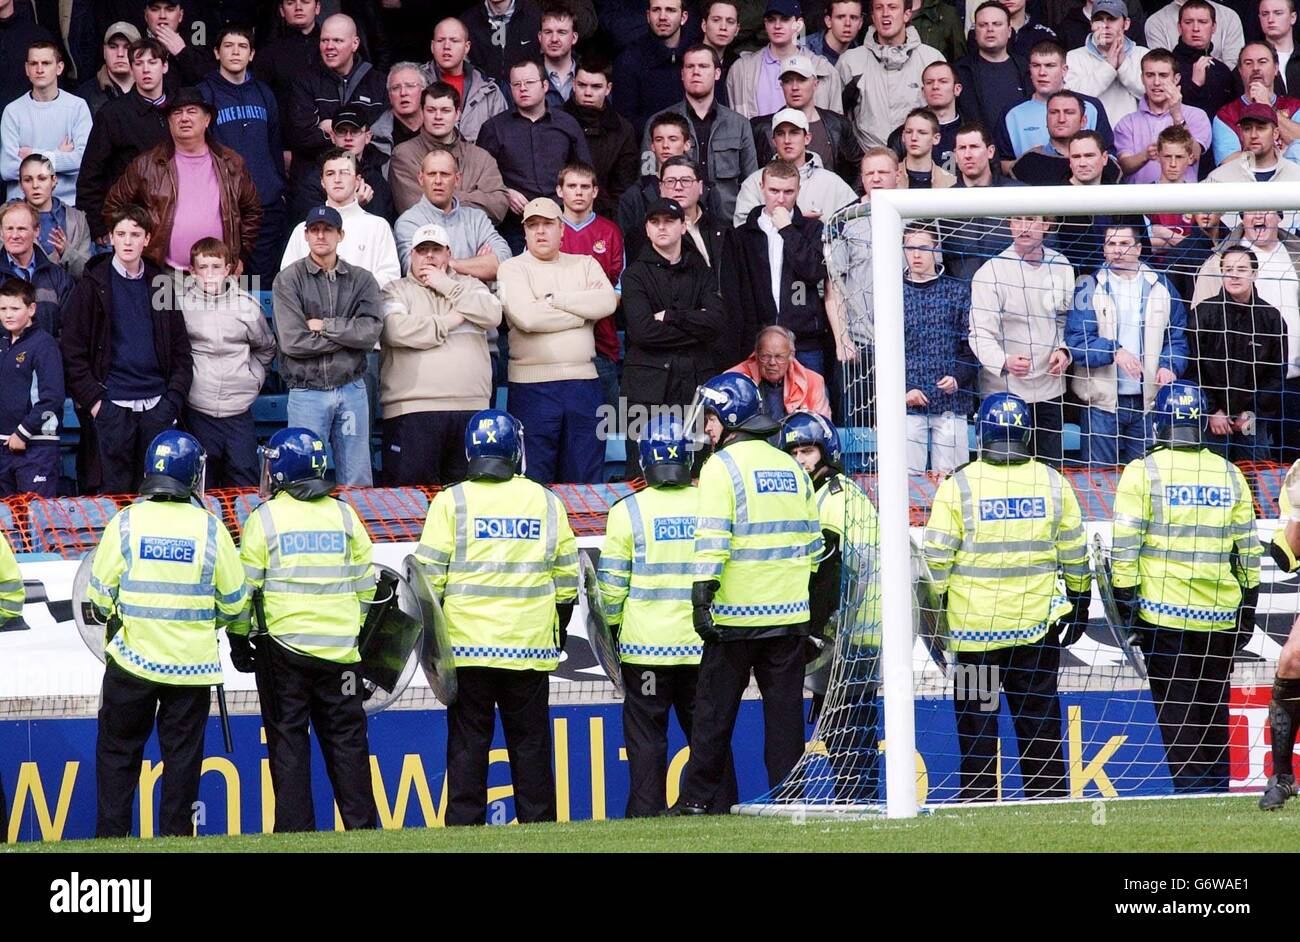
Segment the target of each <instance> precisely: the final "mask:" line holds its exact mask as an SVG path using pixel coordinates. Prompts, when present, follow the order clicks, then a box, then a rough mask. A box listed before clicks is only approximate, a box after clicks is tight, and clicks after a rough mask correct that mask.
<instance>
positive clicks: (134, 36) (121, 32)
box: [104, 20, 140, 45]
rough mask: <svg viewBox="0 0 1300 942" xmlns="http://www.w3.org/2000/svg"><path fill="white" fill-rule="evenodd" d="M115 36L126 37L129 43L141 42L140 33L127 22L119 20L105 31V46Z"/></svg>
mask: <svg viewBox="0 0 1300 942" xmlns="http://www.w3.org/2000/svg"><path fill="white" fill-rule="evenodd" d="M114 36H124V37H126V41H127V42H130V43H133V42H136V41H137V40H139V38H140V31H139V30H138V29H136V28H135V26H134V25H132V24H131V23H128V22H127V21H126V20H118V21H117V22H116V23H114V24H113V25H112V26H110V27H109V28H108V29H106V30H104V45H108V41H109V40H110V39H112V38H113V37H114Z"/></svg>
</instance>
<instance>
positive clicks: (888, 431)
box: [741, 183, 1300, 817]
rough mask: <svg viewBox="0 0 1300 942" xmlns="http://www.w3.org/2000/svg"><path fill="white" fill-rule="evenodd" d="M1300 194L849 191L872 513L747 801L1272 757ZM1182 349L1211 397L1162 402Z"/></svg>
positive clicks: (850, 451) (1151, 782) (859, 452)
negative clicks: (860, 200)
mask: <svg viewBox="0 0 1300 942" xmlns="http://www.w3.org/2000/svg"><path fill="white" fill-rule="evenodd" d="M1297 208H1300V187H1297V186H1295V185H1289V184H1271V183H1270V184H1267V185H1263V184H1195V185H1186V186H1176V187H1175V186H1122V187H1121V186H1105V187H1044V188H996V189H994V188H985V189H950V190H936V191H911V192H909V191H876V192H875V193H874V194H873V199H872V201H871V202H870V203H864V204H861V205H857V206H854V207H851V208H849V209H848V210H845V211H841V212H840V213H838V214H836V215H835V216H834V217H833V218H831V219H829V220H828V221H827V225H826V228H825V234H824V238H825V250H826V251H825V255H826V262H827V302H828V309H829V310H830V312H831V315H832V323H834V322H835V314H836V312H837V311H838V312H839V314H840V316H841V317H842V318H843V321H844V322H845V323H846V324H847V332H848V334H849V337H850V338H851V346H852V348H853V354H854V355H853V357H852V358H851V359H848V360H847V361H846V360H844V358H843V357H842V358H841V362H840V363H839V365H838V368H837V370H836V371H835V372H836V375H835V376H834V377H833V379H834V380H835V381H837V382H834V383H832V385H833V386H837V391H838V396H837V401H836V402H835V406H836V415H835V419H836V424H837V425H838V426H839V427H840V434H841V437H842V439H843V443H844V447H845V471H846V473H847V474H849V475H850V476H852V477H853V478H854V479H855V481H856V482H857V483H858V484H859V485H860V487H861V491H860V493H859V492H857V491H852V492H851V493H850V496H849V499H848V500H847V501H846V506H847V511H846V513H847V515H848V518H849V519H847V520H846V521H845V522H844V527H843V532H845V533H848V534H855V535H856V536H855V537H854V538H850V539H846V540H845V543H844V546H843V561H842V568H841V595H840V608H839V611H838V612H837V613H836V614H835V616H834V618H833V625H832V626H831V627H830V628H828V629H827V634H828V635H832V634H833V642H832V644H830V645H829V646H828V649H827V654H826V656H825V657H824V658H823V659H822V660H823V661H824V662H825V663H814V664H813V665H810V672H809V676H808V683H807V686H808V687H809V688H810V689H812V690H813V693H814V699H813V704H814V706H813V709H814V712H815V726H814V728H813V732H812V735H811V736H810V740H809V745H808V748H807V750H806V751H805V754H804V756H803V758H802V759H801V760H800V762H799V763H798V765H797V766H796V768H795V769H794V771H793V772H792V773H791V774H790V775H789V776H788V777H787V778H786V780H785V781H784V782H782V783H780V784H779V785H778V786H777V787H775V788H774V789H772V790H771V791H770V792H769V793H768V794H766V795H764V796H762V797H761V798H759V799H757V800H755V801H752V802H747V803H746V804H745V805H743V806H742V807H741V811H742V812H744V813H751V814H792V813H793V814H802V813H810V814H818V813H881V814H884V813H888V814H889V815H890V816H894V817H897V816H909V815H912V814H915V813H916V810H917V808H918V807H924V806H934V805H942V804H950V803H967V802H1011V801H1024V800H1062V799H1072V798H1073V799H1105V798H1121V797H1139V796H1142V797H1157V796H1174V795H1198V794H1221V793H1225V792H1229V791H1246V790H1257V789H1259V788H1261V787H1262V786H1263V785H1264V784H1265V782H1266V780H1267V777H1268V775H1269V774H1271V772H1272V769H1271V761H1270V758H1269V756H1268V747H1269V739H1268V720H1267V713H1268V709H1267V708H1268V701H1269V692H1270V687H1271V684H1272V680H1273V673H1274V668H1275V662H1276V659H1277V655H1278V653H1279V651H1280V646H1281V644H1282V642H1283V641H1284V640H1285V638H1286V636H1287V633H1288V631H1289V629H1290V625H1291V622H1292V619H1293V618H1294V616H1295V614H1296V604H1295V601H1294V594H1293V593H1294V591H1295V589H1294V577H1291V576H1288V575H1287V574H1286V573H1283V572H1281V571H1279V570H1278V568H1277V567H1276V566H1275V565H1274V563H1273V562H1272V560H1271V559H1270V557H1269V553H1268V544H1269V542H1270V541H1271V539H1272V535H1273V529H1274V524H1275V521H1276V519H1277V516H1278V498H1279V491H1280V488H1281V484H1282V480H1283V478H1284V476H1285V473H1286V470H1287V468H1288V467H1289V465H1290V464H1291V463H1292V462H1293V461H1295V460H1296V459H1297V458H1300V279H1298V278H1297V272H1298V271H1300V232H1298V233H1297V234H1295V235H1293V234H1292V227H1293V226H1294V225H1295V224H1296V214H1295V212H1294V210H1296V209H1297ZM1183 381H1192V382H1194V383H1196V384H1197V385H1198V386H1199V388H1200V390H1201V393H1200V394H1201V395H1202V396H1203V398H1204V401H1203V402H1201V401H1199V400H1197V399H1195V397H1190V398H1189V396H1188V395H1186V391H1185V390H1184V393H1183V394H1180V395H1172V396H1170V398H1171V400H1172V401H1173V403H1174V405H1173V407H1172V412H1170V413H1169V416H1170V417H1169V418H1168V420H1167V421H1164V422H1160V421H1157V413H1156V399H1157V396H1158V394H1159V393H1160V391H1161V390H1162V389H1163V388H1165V387H1169V389H1170V390H1171V391H1172V392H1177V391H1178V390H1179V389H1180V388H1181V387H1180V386H1179V385H1178V384H1179V383H1181V382H1183ZM1007 392H1010V393H1013V394H1015V395H1016V396H1017V397H1019V401H1018V402H1016V401H1013V402H1010V403H1008V402H1006V401H1005V400H1004V399H995V400H994V403H995V404H996V407H997V413H996V414H995V416H994V419H993V422H994V431H993V432H992V433H991V435H990V436H989V440H988V441H987V442H986V443H985V445H984V446H983V447H982V446H981V442H980V438H979V435H978V432H977V422H976V418H977V416H978V413H979V410H980V407H981V404H982V403H984V402H985V401H986V400H988V399H989V398H990V397H993V396H994V395H995V394H997V393H1007ZM1171 428H1172V429H1173V431H1170V429H1171ZM1022 438H1023V443H1022ZM1189 439H1191V440H1189ZM877 520H878V523H877ZM866 534H870V536H866ZM1256 596H1257V597H1256ZM1252 604H1253V605H1254V617H1253V619H1252V618H1251V617H1250V616H1251V606H1252ZM1076 610H1077V611H1079V612H1081V613H1082V614H1081V615H1076V614H1075V611H1076ZM1239 629H1240V630H1239Z"/></svg>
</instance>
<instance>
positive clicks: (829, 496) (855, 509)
mask: <svg viewBox="0 0 1300 942" xmlns="http://www.w3.org/2000/svg"><path fill="white" fill-rule="evenodd" d="M817 511H818V513H819V515H820V516H821V527H822V530H829V531H830V532H831V533H834V534H835V535H836V536H837V537H839V541H840V580H841V582H842V583H843V582H844V580H845V574H846V573H850V572H852V573H854V574H855V575H856V578H854V579H852V580H850V581H849V582H847V583H846V584H847V585H849V586H855V587H856V592H855V593H854V595H853V596H851V597H848V598H845V597H843V596H841V599H840V604H841V605H843V604H856V605H859V606H860V607H859V608H858V616H857V618H856V619H854V621H853V624H852V627H851V630H850V635H849V642H850V643H851V644H853V645H856V646H859V647H868V648H878V647H880V519H879V517H878V516H877V515H876V505H875V504H873V503H871V498H870V497H868V496H867V494H866V492H865V491H864V490H862V488H860V487H859V486H858V484H857V482H856V481H854V480H853V479H852V478H851V477H849V476H848V475H846V474H835V475H832V476H831V477H830V479H829V480H827V482H826V483H825V484H823V485H822V487H821V489H820V490H819V491H818V492H817ZM819 627H820V626H818V625H814V626H813V629H814V634H816V632H817V629H818V628H819Z"/></svg>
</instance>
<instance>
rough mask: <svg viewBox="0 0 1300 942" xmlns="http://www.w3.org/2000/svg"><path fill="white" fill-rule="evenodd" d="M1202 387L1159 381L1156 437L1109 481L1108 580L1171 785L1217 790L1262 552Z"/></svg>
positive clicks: (1225, 778)
mask: <svg viewBox="0 0 1300 942" xmlns="http://www.w3.org/2000/svg"><path fill="white" fill-rule="evenodd" d="M1205 421H1206V407H1205V398H1204V396H1203V394H1202V392H1201V388H1200V387H1199V386H1197V385H1196V384H1195V383H1191V382H1187V381H1184V380H1179V381H1175V382H1172V383H1169V384H1168V385H1166V386H1163V387H1161V389H1160V392H1158V393H1157V394H1156V402H1155V414H1154V417H1153V423H1154V425H1155V431H1156V446H1155V447H1154V448H1153V449H1152V450H1151V451H1149V452H1147V454H1146V455H1145V456H1143V457H1141V458H1137V459H1135V460H1133V461H1131V462H1130V463H1129V464H1128V466H1127V467H1126V468H1125V469H1124V473H1123V475H1121V476H1120V479H1119V486H1118V487H1117V488H1116V491H1115V524H1114V529H1113V531H1112V534H1113V535H1112V538H1111V542H1112V544H1113V548H1112V564H1111V582H1112V584H1113V585H1114V589H1115V598H1116V601H1117V602H1119V603H1120V604H1121V605H1123V606H1124V608H1125V609H1126V610H1127V613H1128V614H1129V616H1130V619H1131V615H1132V613H1133V610H1136V614H1137V622H1136V626H1137V629H1138V637H1139V643H1140V644H1141V647H1142V650H1143V651H1144V652H1145V653H1146V662H1147V678H1148V680H1149V682H1150V684H1151V698H1152V699H1153V700H1154V701H1155V705H1156V719H1157V720H1158V721H1159V723H1160V731H1161V734H1162V735H1163V737H1164V743H1165V759H1166V762H1167V763H1168V765H1169V775H1170V777H1171V778H1172V779H1173V782H1174V790H1175V791H1176V792H1206V791H1227V789H1228V782H1229V769H1228V685H1229V675H1230V674H1231V673H1232V659H1233V655H1234V654H1235V653H1236V650H1237V649H1238V647H1239V646H1240V645H1242V644H1245V642H1246V641H1248V640H1249V639H1250V634H1251V632H1253V631H1254V625H1255V603H1256V601H1257V600H1258V598H1259V563H1260V557H1262V556H1263V554H1264V548H1263V546H1261V545H1260V542H1259V538H1258V537H1257V536H1256V534H1255V505H1254V501H1253V499H1252V497H1251V491H1250V487H1249V486H1248V485H1247V483H1246V478H1245V475H1243V474H1242V473H1241V471H1240V469H1238V468H1237V466H1236V465H1234V464H1231V463H1229V462H1228V461H1227V460H1225V459H1224V458H1221V457H1219V456H1218V455H1216V454H1215V453H1214V452H1213V451H1211V450H1210V449H1209V448H1207V447H1205V446H1204V444H1203V443H1202V437H1201V436H1202V430H1203V426H1204V424H1205Z"/></svg>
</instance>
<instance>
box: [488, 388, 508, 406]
mask: <svg viewBox="0 0 1300 942" xmlns="http://www.w3.org/2000/svg"><path fill="white" fill-rule="evenodd" d="M508 392H509V390H508V389H507V387H505V386H498V387H497V389H496V396H495V397H494V399H493V402H492V408H494V409H500V410H501V411H502V412H505V411H506V394H507V393H508Z"/></svg>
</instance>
